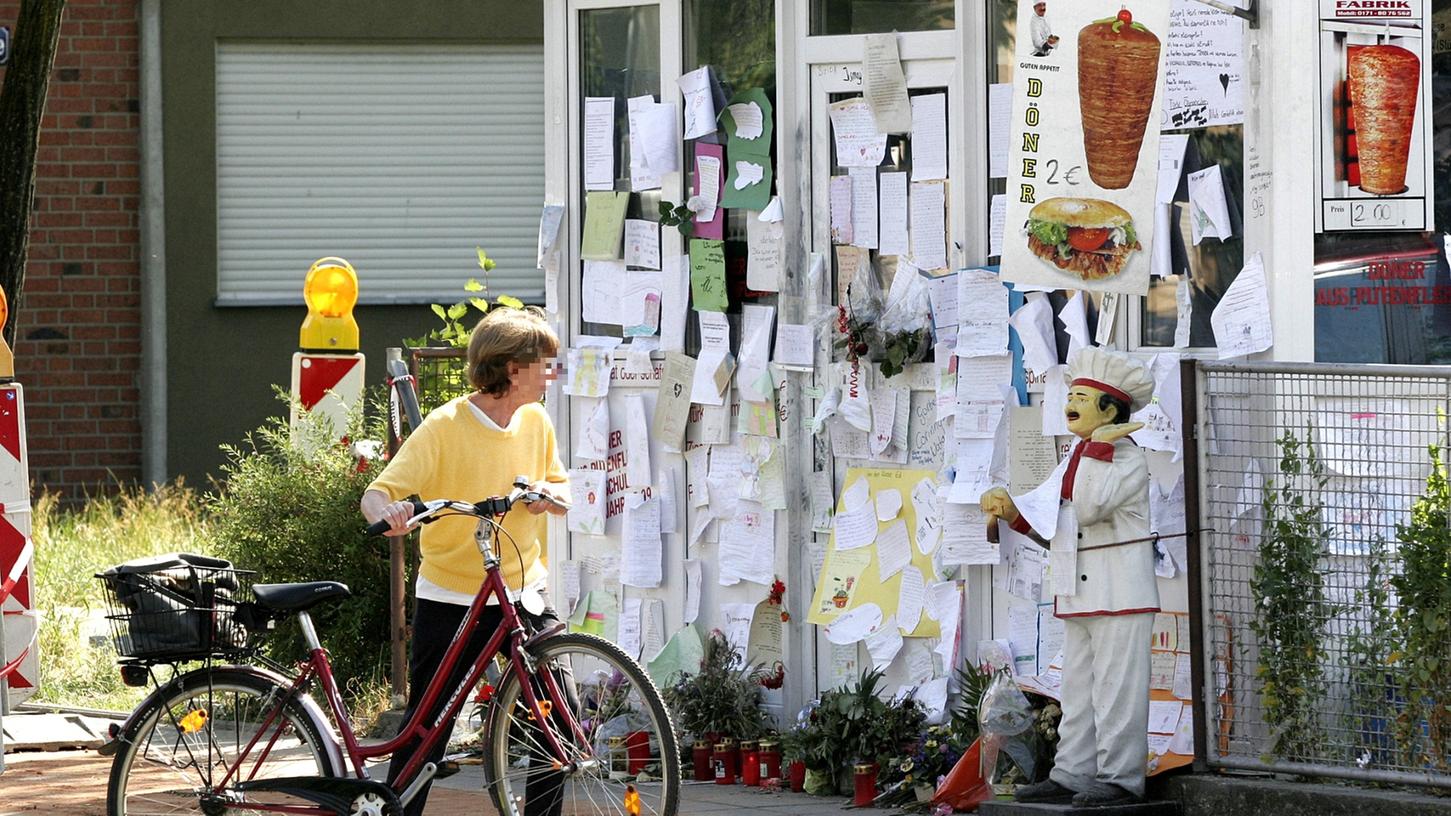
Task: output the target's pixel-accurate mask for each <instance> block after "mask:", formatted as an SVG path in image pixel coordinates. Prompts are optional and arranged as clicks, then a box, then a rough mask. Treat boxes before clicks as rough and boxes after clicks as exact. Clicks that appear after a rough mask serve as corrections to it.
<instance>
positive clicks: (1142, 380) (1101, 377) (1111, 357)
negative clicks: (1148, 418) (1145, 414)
mask: <svg viewBox="0 0 1451 816" xmlns="http://www.w3.org/2000/svg"><path fill="white" fill-rule="evenodd" d="M1068 377H1069V385H1084V386H1088V387H1089V388H1097V389H1098V390H1099V391H1102V392H1104V393H1105V394H1109V395H1110V396H1114V397H1117V398H1119V399H1121V400H1123V401H1124V402H1126V403H1128V404H1129V410H1130V411H1138V410H1140V409H1141V408H1143V407H1144V406H1145V405H1148V404H1149V400H1151V399H1153V397H1154V377H1153V375H1151V374H1149V372H1148V369H1146V368H1144V366H1143V365H1142V364H1140V363H1139V362H1137V361H1136V360H1133V359H1132V358H1130V357H1128V356H1127V355H1124V354H1120V353H1118V352H1114V351H1108V350H1107V349H1102V348H1098V347H1096V346H1089V347H1087V348H1083V349H1079V350H1078V352H1077V353H1075V354H1074V355H1073V359H1071V360H1069V361H1068Z"/></svg>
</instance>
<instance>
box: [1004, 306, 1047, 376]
mask: <svg viewBox="0 0 1451 816" xmlns="http://www.w3.org/2000/svg"><path fill="white" fill-rule="evenodd" d="M1009 323H1010V325H1011V326H1012V327H1013V328H1014V329H1016V330H1017V332H1018V339H1019V340H1020V341H1022V344H1023V363H1024V365H1026V366H1028V367H1029V368H1031V369H1033V370H1034V371H1047V370H1048V369H1050V368H1052V367H1053V366H1056V365H1058V341H1057V340H1056V339H1055V337H1054V335H1053V306H1052V304H1050V303H1049V302H1048V296H1047V295H1045V294H1043V293H1042V292H1030V293H1028V299H1027V301H1026V302H1024V303H1023V305H1022V306H1020V307H1019V308H1018V310H1017V311H1016V312H1013V316H1012V318H1011V319H1010V321H1009Z"/></svg>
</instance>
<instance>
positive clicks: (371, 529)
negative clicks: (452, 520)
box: [364, 500, 428, 536]
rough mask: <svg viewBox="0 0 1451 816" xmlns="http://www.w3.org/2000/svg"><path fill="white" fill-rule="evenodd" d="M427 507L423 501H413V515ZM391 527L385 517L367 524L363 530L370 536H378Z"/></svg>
mask: <svg viewBox="0 0 1451 816" xmlns="http://www.w3.org/2000/svg"><path fill="white" fill-rule="evenodd" d="M427 509H428V507H427V505H425V504H424V503H423V502H421V501H417V500H415V501H414V502H413V515H415V516H416V515H418V514H419V513H422V512H423V511H425V510H427ZM392 527H393V525H392V524H389V523H388V520H387V519H380V520H378V521H375V522H373V523H372V524H369V525H368V529H367V530H365V531H364V532H365V533H366V534H367V535H370V536H380V535H383V534H384V533H386V532H388V531H389V530H390V529H392Z"/></svg>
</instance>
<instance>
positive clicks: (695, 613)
mask: <svg viewBox="0 0 1451 816" xmlns="http://www.w3.org/2000/svg"><path fill="white" fill-rule="evenodd" d="M700 584H701V572H700V562H699V561H697V560H695V559H690V560H687V561H686V562H685V622H686V623H695V621H696V619H698V618H699V617H700Z"/></svg>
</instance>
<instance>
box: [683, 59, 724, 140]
mask: <svg viewBox="0 0 1451 816" xmlns="http://www.w3.org/2000/svg"><path fill="white" fill-rule="evenodd" d="M675 82H676V84H677V85H679V86H680V93H681V95H682V96H683V97H684V103H683V104H684V113H685V138H687V139H699V138H700V137H701V136H704V135H706V134H707V133H714V132H715V130H716V123H715V98H714V97H713V96H712V95H711V88H710V68H708V67H706V66H701V67H699V68H697V69H695V70H694V71H691V72H689V73H687V74H684V75H682V76H681V77H680V78H679V79H677V80H676V81H675Z"/></svg>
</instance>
